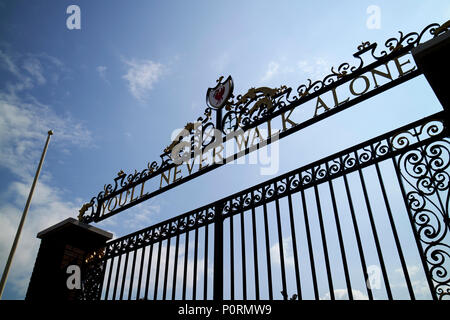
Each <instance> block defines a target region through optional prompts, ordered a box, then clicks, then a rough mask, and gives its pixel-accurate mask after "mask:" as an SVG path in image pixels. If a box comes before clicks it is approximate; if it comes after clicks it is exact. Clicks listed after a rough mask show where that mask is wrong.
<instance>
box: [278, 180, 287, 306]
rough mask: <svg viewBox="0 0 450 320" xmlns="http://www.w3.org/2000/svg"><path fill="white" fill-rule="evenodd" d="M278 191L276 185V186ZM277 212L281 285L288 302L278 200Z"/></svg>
mask: <svg viewBox="0 0 450 320" xmlns="http://www.w3.org/2000/svg"><path fill="white" fill-rule="evenodd" d="M275 189H276V184H275ZM275 210H276V214H277V230H278V249H279V252H280V267H281V285H282V288H283V292H284V293H285V294H284V295H283V298H284V300H287V295H288V292H287V285H286V267H285V264H284V250H283V233H282V230H281V216H280V202H279V200H278V199H276V200H275Z"/></svg>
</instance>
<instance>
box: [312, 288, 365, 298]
mask: <svg viewBox="0 0 450 320" xmlns="http://www.w3.org/2000/svg"><path fill="white" fill-rule="evenodd" d="M352 295H353V300H369V298H368V297H367V296H366V295H365V294H364V293H362V292H361V291H359V290H355V289H352ZM334 298H335V299H336V300H349V297H348V291H347V289H335V290H334ZM330 299H331V295H330V293H329V292H327V293H326V294H325V295H324V296H323V297H321V298H320V300H330Z"/></svg>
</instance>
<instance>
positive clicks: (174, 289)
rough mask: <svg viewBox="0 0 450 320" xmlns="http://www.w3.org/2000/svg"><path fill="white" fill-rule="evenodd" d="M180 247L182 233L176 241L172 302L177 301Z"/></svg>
mask: <svg viewBox="0 0 450 320" xmlns="http://www.w3.org/2000/svg"><path fill="white" fill-rule="evenodd" d="M179 245H180V233H179V232H177V239H176V240H175V261H174V262H173V278H172V300H175V294H176V289H177V270H178V247H179Z"/></svg>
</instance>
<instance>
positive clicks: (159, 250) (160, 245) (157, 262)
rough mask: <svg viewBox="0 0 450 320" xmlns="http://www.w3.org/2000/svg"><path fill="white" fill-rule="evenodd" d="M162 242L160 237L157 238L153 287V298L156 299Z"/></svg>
mask: <svg viewBox="0 0 450 320" xmlns="http://www.w3.org/2000/svg"><path fill="white" fill-rule="evenodd" d="M161 236H162V235H161ZM162 242H163V241H162V240H161V239H160V240H159V244H158V258H157V259H156V274H155V289H154V292H153V300H156V298H157V295H158V282H159V268H160V266H161V249H162Z"/></svg>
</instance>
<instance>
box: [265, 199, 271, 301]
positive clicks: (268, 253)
mask: <svg viewBox="0 0 450 320" xmlns="http://www.w3.org/2000/svg"><path fill="white" fill-rule="evenodd" d="M263 209H264V235H265V239H266V258H267V282H268V286H269V300H273V290H272V266H271V262H270V241H269V222H268V221H267V205H266V203H264V205H263Z"/></svg>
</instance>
